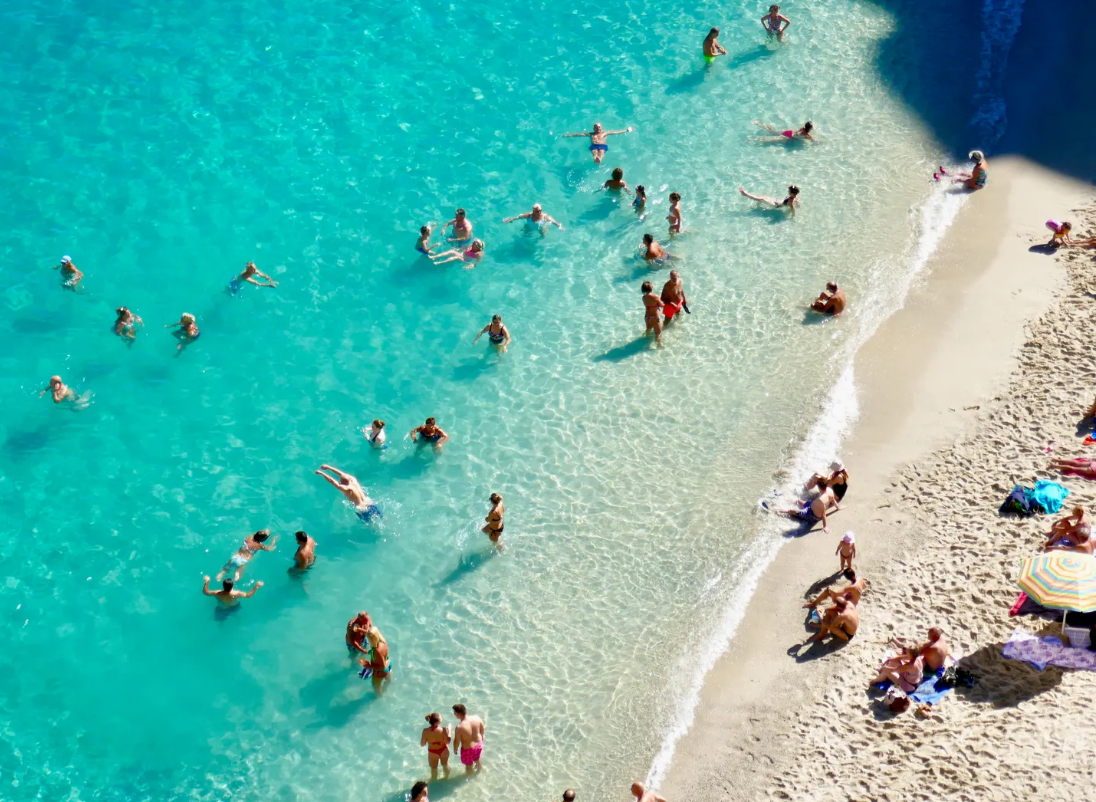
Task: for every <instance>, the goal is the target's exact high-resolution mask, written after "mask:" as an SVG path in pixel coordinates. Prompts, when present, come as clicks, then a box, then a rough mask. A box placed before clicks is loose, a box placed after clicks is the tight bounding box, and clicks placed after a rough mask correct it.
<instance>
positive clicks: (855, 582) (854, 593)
mask: <svg viewBox="0 0 1096 802" xmlns="http://www.w3.org/2000/svg"><path fill="white" fill-rule="evenodd" d="M845 577H846V578H847V579H848V580H849V581H850V582H851V583H852V584H850V585H849V586H847V587H845V588H842V589H841V590H834V589H833V588H826V589H825V590H824V591H822V592H821V593H819V594H818V596H816V597H815V598H814V599H813V600H811V601H809V602H807V603H806V604H804V605H803V606H804V607H808V608H813V607H818V606H819V605H820V604H821V603H822V602H824V601H826V600H827V599H833V600H835V601H836V600H837V599H838V598H843V599H845V600H846V601H849V602H852V603H853V604H860V599H861V597H862V596H863V595H864V593H865V591H867V589H868V580H866V579H864V577H857V576H856V572H855V571H849V572H848V573H847V574H845Z"/></svg>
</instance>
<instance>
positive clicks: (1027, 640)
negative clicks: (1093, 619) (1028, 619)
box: [1001, 629, 1096, 671]
mask: <svg viewBox="0 0 1096 802" xmlns="http://www.w3.org/2000/svg"><path fill="white" fill-rule="evenodd" d="M1001 655H1002V656H1003V657H1007V658H1008V659H1009V660H1022V661H1023V662H1025V663H1031V665H1033V666H1035V667H1036V668H1037V669H1039V670H1040V671H1042V670H1043V669H1044V668H1046V667H1047V666H1057V667H1058V668H1075V669H1079V670H1081V671H1096V652H1090V651H1089V650H1088V649H1074V648H1072V647H1070V646H1064V645H1063V644H1062V641H1061V640H1059V639H1058V638H1057V637H1055V636H1054V635H1048V636H1047V637H1045V638H1043V639H1042V640H1040V639H1039V638H1037V637H1035V636H1034V635H1032V634H1030V633H1028V632H1024V631H1023V630H1020V629H1018V630H1016V631H1015V632H1013V633H1012V635H1011V636H1009V639H1008V643H1006V644H1005V647H1004V648H1003V649H1002V650H1001Z"/></svg>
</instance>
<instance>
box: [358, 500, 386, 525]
mask: <svg viewBox="0 0 1096 802" xmlns="http://www.w3.org/2000/svg"><path fill="white" fill-rule="evenodd" d="M354 512H355V514H356V515H357V516H358V518H359V519H360V520H361V521H363V522H365V523H369V522H371V521H372V520H373V519H374V518H383V517H384V515H382V514H381V508H380V507H378V506H377V505H376V504H370V505H369V506H368V507H366V508H365V509H364V510H363V509H355V511H354Z"/></svg>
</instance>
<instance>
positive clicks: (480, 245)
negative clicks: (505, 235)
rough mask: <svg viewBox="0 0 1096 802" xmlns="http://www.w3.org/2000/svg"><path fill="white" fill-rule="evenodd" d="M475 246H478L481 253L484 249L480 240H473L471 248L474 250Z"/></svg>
mask: <svg viewBox="0 0 1096 802" xmlns="http://www.w3.org/2000/svg"><path fill="white" fill-rule="evenodd" d="M477 245H478V246H479V249H480V250H481V251H482V250H483V249H484V247H483V240H481V239H474V240H472V247H473V248H475V247H476V246H477Z"/></svg>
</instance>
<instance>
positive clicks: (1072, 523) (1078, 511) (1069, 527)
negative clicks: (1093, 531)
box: [1046, 507, 1090, 549]
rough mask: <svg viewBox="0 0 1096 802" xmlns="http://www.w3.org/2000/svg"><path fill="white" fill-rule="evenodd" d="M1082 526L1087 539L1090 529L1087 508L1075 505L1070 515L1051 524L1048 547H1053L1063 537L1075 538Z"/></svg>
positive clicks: (1048, 533)
mask: <svg viewBox="0 0 1096 802" xmlns="http://www.w3.org/2000/svg"><path fill="white" fill-rule="evenodd" d="M1082 527H1083V528H1084V530H1085V533H1084V538H1083V539H1086V540H1087V539H1088V535H1089V532H1090V530H1089V526H1088V521H1086V520H1085V508H1084V507H1074V508H1073V509H1072V510H1071V511H1070V513H1069V515H1067V516H1066V517H1065V518H1059V519H1058V520H1057V521H1055V522H1054V523H1053V524H1052V525H1051V527H1050V531H1049V532H1047V542H1046V548H1048V549H1049V548H1051V547H1052V546H1054V545H1055V543H1057V542H1058V541H1060V540H1062V539H1065V538H1074V536H1075V535H1077V534H1078V533H1079V531H1080V530H1081V529H1082Z"/></svg>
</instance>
